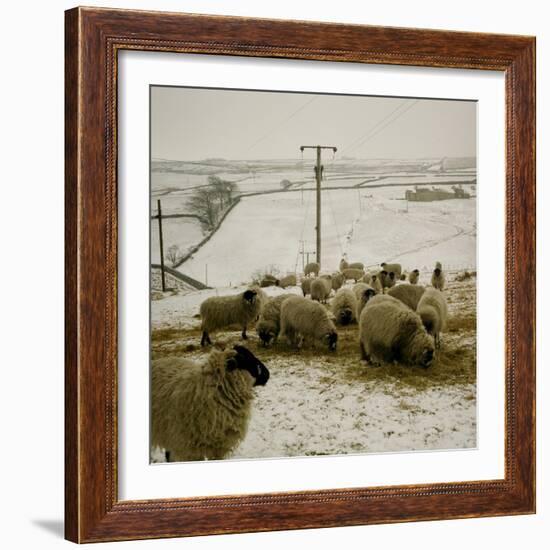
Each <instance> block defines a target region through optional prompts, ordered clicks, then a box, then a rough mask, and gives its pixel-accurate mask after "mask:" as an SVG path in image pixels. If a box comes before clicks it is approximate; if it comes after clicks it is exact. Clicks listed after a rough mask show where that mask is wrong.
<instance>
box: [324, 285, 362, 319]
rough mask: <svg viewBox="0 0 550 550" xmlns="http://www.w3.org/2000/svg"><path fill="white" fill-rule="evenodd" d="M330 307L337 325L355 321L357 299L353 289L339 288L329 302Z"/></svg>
mask: <svg viewBox="0 0 550 550" xmlns="http://www.w3.org/2000/svg"><path fill="white" fill-rule="evenodd" d="M330 309H331V311H332V314H333V315H334V317H335V319H336V322H337V323H338V324H339V325H349V324H350V323H353V322H354V321H355V313H356V311H357V299H356V297H355V293H354V292H353V290H351V289H349V288H341V289H340V290H338V292H337V293H336V296H334V298H333V299H332V302H331V303H330Z"/></svg>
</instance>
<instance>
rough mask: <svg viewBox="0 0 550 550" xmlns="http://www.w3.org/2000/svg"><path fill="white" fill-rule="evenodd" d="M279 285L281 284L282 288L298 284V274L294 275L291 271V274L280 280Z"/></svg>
mask: <svg viewBox="0 0 550 550" xmlns="http://www.w3.org/2000/svg"><path fill="white" fill-rule="evenodd" d="M278 286H280V287H281V288H287V287H289V286H296V275H294V273H291V274H290V275H287V276H286V277H283V278H282V279H280V280H279V285H278Z"/></svg>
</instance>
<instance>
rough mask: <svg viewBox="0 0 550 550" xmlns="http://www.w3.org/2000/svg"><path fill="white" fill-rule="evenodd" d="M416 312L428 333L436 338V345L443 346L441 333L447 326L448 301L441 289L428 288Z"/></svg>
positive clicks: (437, 346)
mask: <svg viewBox="0 0 550 550" xmlns="http://www.w3.org/2000/svg"><path fill="white" fill-rule="evenodd" d="M416 312H417V313H418V315H420V318H421V319H422V324H423V325H424V327H425V328H426V331H427V332H428V334H431V335H432V336H433V338H434V343H435V347H436V348H439V347H441V333H442V332H443V331H444V330H445V329H446V328H447V302H446V300H445V296H444V295H443V293H442V292H441V291H440V290H437V289H435V288H427V289H426V292H424V294H423V295H422V297H421V298H420V301H419V302H418V306H417V308H416Z"/></svg>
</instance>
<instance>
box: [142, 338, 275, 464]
mask: <svg viewBox="0 0 550 550" xmlns="http://www.w3.org/2000/svg"><path fill="white" fill-rule="evenodd" d="M268 379H269V370H268V369H267V368H266V366H265V365H264V364H263V363H262V362H261V361H260V360H259V359H258V358H257V357H255V356H254V355H253V354H252V353H251V352H250V351H249V350H248V349H246V348H245V347H243V346H235V347H234V349H233V350H231V351H219V350H213V351H212V352H211V353H210V354H209V355H208V357H207V358H206V361H204V362H202V363H199V362H196V361H192V360H190V359H186V358H183V357H163V358H161V359H156V360H154V361H153V363H152V368H151V444H152V445H156V446H159V447H161V448H163V449H164V450H165V452H166V459H167V461H168V462H171V461H172V462H179V461H186V460H204V459H210V460H213V459H222V458H225V457H226V456H228V455H229V454H230V453H231V452H232V451H233V450H234V449H235V448H236V447H237V446H238V445H239V443H240V442H241V441H242V440H243V439H244V437H245V435H246V432H247V428H248V421H249V418H250V408H251V403H252V400H253V398H254V390H253V387H254V386H263V385H265V384H266V383H267V381H268Z"/></svg>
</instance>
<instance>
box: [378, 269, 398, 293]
mask: <svg viewBox="0 0 550 550" xmlns="http://www.w3.org/2000/svg"><path fill="white" fill-rule="evenodd" d="M380 283H381V284H382V289H384V288H392V287H393V286H395V283H396V280H395V273H394V272H393V271H390V272H387V271H384V270H382V271H381V272H380Z"/></svg>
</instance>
